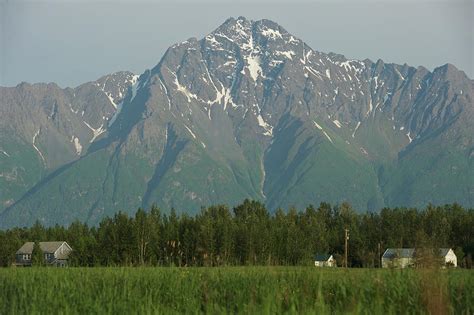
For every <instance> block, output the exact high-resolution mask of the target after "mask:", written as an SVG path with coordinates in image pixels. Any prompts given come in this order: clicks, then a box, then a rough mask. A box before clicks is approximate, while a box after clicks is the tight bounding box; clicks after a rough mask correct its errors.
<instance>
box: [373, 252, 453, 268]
mask: <svg viewBox="0 0 474 315" xmlns="http://www.w3.org/2000/svg"><path fill="white" fill-rule="evenodd" d="M419 252H422V251H418V257H417V250H416V249H415V248H387V250H386V251H385V252H384V253H383V255H382V268H406V267H413V266H415V263H416V260H417V258H420V257H419V256H420V254H419ZM438 257H439V258H441V260H442V264H443V267H446V266H449V265H450V266H453V267H457V265H458V259H457V257H456V254H454V251H453V250H452V249H451V248H439V250H438Z"/></svg>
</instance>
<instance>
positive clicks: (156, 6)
mask: <svg viewBox="0 0 474 315" xmlns="http://www.w3.org/2000/svg"><path fill="white" fill-rule="evenodd" d="M473 3H474V0H412V1H408V0H378V1H375V0H362V1H361V0H347V1H343V0H335V1H334V0H332V1H329V0H325V1H309V0H307V1H302V0H300V1H289V0H287V1H282V0H280V1H270V0H254V1H236V0H234V1H229V0H220V1H199V0H195V1H192V2H191V1H173V2H170V1H159V0H156V1H132V0H129V1H126V0H122V1H121V2H117V1H114V2H112V1H104V0H102V1H90V0H89V1H86V0H63V1H59V0H57V1H46V0H30V1H25V0H0V85H3V86H13V85H16V84H18V83H19V82H21V81H26V82H30V83H34V82H56V83H58V84H59V85H61V86H63V87H65V86H76V85H79V84H81V83H83V82H86V81H92V80H95V79H97V78H99V77H100V76H102V75H104V74H107V73H111V72H114V71H118V70H130V71H132V72H135V73H137V74H140V73H142V72H143V71H144V70H145V69H147V68H151V67H153V66H154V65H155V64H157V63H158V62H159V60H160V58H161V56H162V55H163V53H164V52H165V50H166V49H167V48H168V47H169V46H171V45H172V44H174V43H177V42H181V41H184V40H186V39H188V38H190V37H197V38H201V37H203V36H205V35H206V34H207V33H209V32H211V31H212V30H214V29H215V28H217V27H218V26H219V25H220V24H221V23H223V22H224V21H225V20H226V19H227V18H228V17H230V16H233V17H238V16H240V15H243V16H245V17H247V18H249V19H253V20H258V19H262V18H267V19H271V20H274V21H275V22H277V23H279V24H280V25H282V26H283V27H284V28H285V29H286V30H287V31H288V32H290V33H292V34H294V35H295V36H297V37H299V38H301V39H303V40H304V41H305V42H306V43H307V44H308V45H310V46H311V47H312V48H313V49H315V50H319V51H323V52H330V51H332V52H336V53H341V54H343V55H345V56H346V57H348V58H357V59H365V58H370V59H372V60H377V59H378V58H381V59H383V60H384V61H386V62H395V63H405V62H406V63H408V64H409V65H413V66H418V65H423V66H426V67H427V68H429V69H433V68H435V67H436V66H439V65H442V64H445V63H447V62H449V63H452V64H454V65H455V66H456V67H458V68H460V69H462V70H464V71H465V72H466V73H467V74H468V75H469V76H470V77H471V78H473V77H474V66H473V52H474V35H473V34H474V24H473V23H474V17H473V14H474V13H473V11H474V5H473Z"/></svg>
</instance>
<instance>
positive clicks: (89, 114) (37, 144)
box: [0, 72, 138, 209]
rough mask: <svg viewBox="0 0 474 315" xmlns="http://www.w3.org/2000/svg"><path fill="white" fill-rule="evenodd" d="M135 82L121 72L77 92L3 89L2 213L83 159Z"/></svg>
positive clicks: (0, 124) (0, 93) (0, 118)
mask: <svg viewBox="0 0 474 315" xmlns="http://www.w3.org/2000/svg"><path fill="white" fill-rule="evenodd" d="M137 78H138V76H135V75H133V74H132V73H130V72H118V73H115V74H112V75H107V76H104V77H102V78H100V79H99V80H97V81H95V82H89V83H85V84H83V85H81V86H79V87H77V88H75V89H71V88H66V89H61V88H60V87H59V86H57V85H56V84H54V83H50V84H33V85H31V84H28V83H21V84H19V85H18V86H16V87H12V88H3V87H0V130H1V133H0V209H2V208H4V207H8V206H9V205H11V204H12V203H14V202H15V201H16V200H18V199H19V198H20V197H21V196H22V195H23V194H24V193H26V192H27V191H28V190H29V189H31V188H32V187H33V186H34V185H35V184H37V183H38V182H39V181H40V180H41V178H43V177H45V176H46V175H47V174H48V173H50V172H52V171H53V170H55V169H58V168H60V167H62V166H64V165H67V164H69V163H71V162H73V161H75V160H77V159H78V158H80V156H82V155H83V154H85V152H86V151H87V148H88V147H89V145H90V144H91V143H92V142H93V141H94V140H95V139H96V138H97V137H98V136H99V135H100V134H101V133H103V132H104V131H105V130H106V128H107V124H108V120H109V119H111V118H112V117H113V115H114V114H115V113H116V107H117V103H120V101H121V99H122V98H123V97H124V96H125V94H126V92H127V90H128V87H129V86H131V85H132V84H133V83H134V82H135V81H136V79H137Z"/></svg>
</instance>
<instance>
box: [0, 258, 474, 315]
mask: <svg viewBox="0 0 474 315" xmlns="http://www.w3.org/2000/svg"><path fill="white" fill-rule="evenodd" d="M433 307H440V308H439V309H440V310H441V312H444V313H446V312H447V313H455V314H472V313H473V312H474V274H473V273H472V271H467V270H436V272H434V273H433V274H423V273H420V272H418V271H415V270H380V269H360V270H357V269H349V270H345V269H316V268H309V267H222V268H67V269H53V268H25V269H21V268H16V269H15V268H10V269H1V270H0V314H47V313H53V314H135V313H139V314H161V313H165V314H173V313H186V314H188V313H219V314H220V313H245V314H275V313H288V314H309V313H311V314H314V313H317V314H325V313H357V314H406V313H410V314H424V313H428V312H432V313H433V309H434V308H433Z"/></svg>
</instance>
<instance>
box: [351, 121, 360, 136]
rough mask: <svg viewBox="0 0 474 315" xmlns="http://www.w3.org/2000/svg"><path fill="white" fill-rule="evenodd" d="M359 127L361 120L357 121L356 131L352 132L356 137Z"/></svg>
mask: <svg viewBox="0 0 474 315" xmlns="http://www.w3.org/2000/svg"><path fill="white" fill-rule="evenodd" d="M359 127H360V121H358V122H357V125H356V127H355V129H354V132H353V133H352V138H354V137H355V134H356V132H357V129H359Z"/></svg>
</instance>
